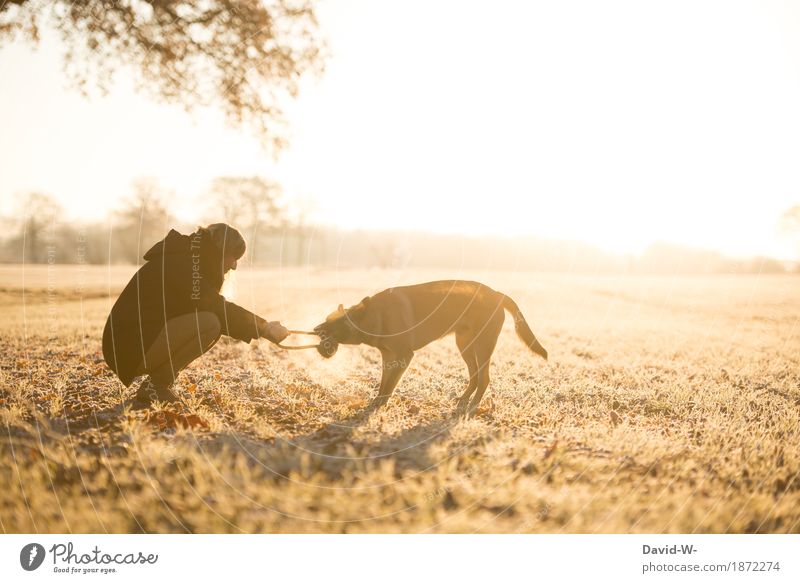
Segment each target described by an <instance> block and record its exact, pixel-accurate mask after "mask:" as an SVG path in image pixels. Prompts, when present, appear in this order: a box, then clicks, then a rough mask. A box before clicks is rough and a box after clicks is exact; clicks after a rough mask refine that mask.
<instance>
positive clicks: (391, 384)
mask: <svg viewBox="0 0 800 583" xmlns="http://www.w3.org/2000/svg"><path fill="white" fill-rule="evenodd" d="M381 356H382V357H383V372H382V373H381V387H380V389H379V390H378V396H377V397H375V398H374V399H373V400H372V402H371V403H370V404H369V408H370V409H377V408H379V407H383V406H384V405H385V404H386V402H387V401H388V400H389V397H391V396H392V392H393V391H394V388H395V387H396V386H397V383H399V382H400V378H401V377H402V376H403V373H404V372H406V369H407V368H408V365H409V364H410V363H411V359H412V358H413V357H414V353H413V352H412V351H410V350H409V351H408V352H403V353H402V354H397V353H395V352H390V351H388V350H381Z"/></svg>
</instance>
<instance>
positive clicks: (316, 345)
mask: <svg viewBox="0 0 800 583" xmlns="http://www.w3.org/2000/svg"><path fill="white" fill-rule="evenodd" d="M289 334H303V335H304V336H317V334H316V333H315V332H306V331H305V330H289ZM319 345H320V343H319V342H317V343H316V344H302V345H300V346H284V345H283V344H280V343H278V342H276V343H275V346H278V347H280V348H283V349H284V350H306V349H308V348H317V347H318V346H319Z"/></svg>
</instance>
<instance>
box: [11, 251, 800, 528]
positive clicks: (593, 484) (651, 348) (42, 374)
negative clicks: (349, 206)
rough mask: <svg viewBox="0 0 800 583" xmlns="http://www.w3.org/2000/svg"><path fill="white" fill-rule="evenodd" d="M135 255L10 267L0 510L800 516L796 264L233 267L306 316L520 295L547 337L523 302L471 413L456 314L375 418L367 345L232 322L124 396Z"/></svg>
mask: <svg viewBox="0 0 800 583" xmlns="http://www.w3.org/2000/svg"><path fill="white" fill-rule="evenodd" d="M131 273H132V271H131V268H122V267H120V268H111V269H110V270H109V269H108V268H92V267H50V268H48V267H47V266H40V267H25V269H24V282H23V279H22V276H23V270H22V268H20V267H18V266H4V267H2V268H0V343H1V345H0V415H2V421H1V422H0V423H2V430H1V431H2V434H1V435H0V456H2V457H0V460H1V461H0V476H1V477H2V479H0V483H2V485H3V487H2V488H0V528H2V531H3V532H7V533H10V532H39V533H47V532H73V533H81V532H114V533H121V532H155V533H177V532H215V533H217V532H236V533H239V532H248V533H249V532H370V533H374V532H408V533H420V532H503V533H513V532H521V533H537V532H546V533H560V532H568V533H624V532H647V533H651V532H652V533H660V532H701V533H702V532H715V533H717V532H737V533H738V532H748V533H751V532H795V533H796V532H800V475H798V471H800V330H799V329H798V320H799V319H800V277H792V276H709V277H699V276H698V277H689V276H676V277H669V276H654V277H634V276H613V277H612V276H601V275H556V274H529V273H500V272H477V271H476V272H468V273H464V272H462V273H457V272H451V273H442V272H437V273H433V272H414V273H408V272H395V271H347V270H320V271H314V270H270V271H267V270H263V271H259V270H250V271H246V270H242V273H239V274H238V278H237V280H236V288H235V292H236V295H235V301H237V302H238V303H240V304H242V305H243V306H245V307H248V308H251V309H253V310H255V311H256V312H257V313H259V314H261V315H263V316H265V317H267V318H268V319H278V320H281V321H282V322H283V323H285V324H286V325H287V326H288V327H290V328H300V329H308V328H309V327H311V326H313V325H315V324H317V323H319V322H320V321H321V320H322V319H323V318H324V317H325V315H326V314H328V313H329V312H330V311H331V310H333V309H334V308H335V307H336V305H337V304H339V303H344V304H345V305H348V304H352V303H356V302H358V301H359V300H360V299H361V298H362V297H363V296H365V295H368V294H372V293H375V292H377V291H380V290H381V289H384V288H386V287H390V286H392V285H401V284H407V283H416V282H421V281H427V280H431V279H442V278H446V277H454V276H455V277H460V278H463V279H476V280H479V281H482V282H484V283H486V284H488V285H490V286H492V287H494V288H496V289H498V290H500V291H503V292H504V293H506V294H508V295H510V296H511V297H512V298H514V299H515V300H516V301H517V303H518V304H519V305H520V307H521V308H522V311H523V313H524V314H525V316H526V318H527V320H528V321H529V323H530V325H531V327H532V328H533V330H534V332H535V333H536V335H537V336H538V338H539V339H540V340H541V342H542V344H543V345H544V346H545V348H546V349H547V350H548V351H549V353H550V360H549V361H548V362H545V361H543V360H542V359H540V358H538V357H536V356H535V355H534V354H532V353H530V352H529V351H528V349H527V348H526V347H525V346H523V345H522V343H521V342H520V341H519V340H518V339H517V338H516V336H515V335H514V332H513V325H512V322H511V318H510V317H507V318H506V324H505V329H504V331H503V333H502V334H501V336H500V340H499V343H498V347H497V350H496V352H495V356H494V359H493V363H492V370H491V373H492V383H491V385H490V387H489V390H488V391H487V394H486V397H485V398H484V401H483V403H482V404H481V408H480V410H479V414H478V416H477V417H476V418H475V419H472V420H466V421H464V420H458V419H454V418H453V417H452V416H451V413H452V411H453V409H454V406H455V397H456V396H457V395H459V394H460V392H461V391H462V390H463V388H464V386H465V384H466V367H465V366H464V363H463V361H462V360H461V358H460V356H459V355H458V353H457V350H456V347H455V342H454V340H453V338H446V339H443V340H440V341H438V342H437V343H435V344H432V345H430V346H429V347H428V348H426V349H424V350H422V351H420V352H419V353H417V355H416V357H415V358H414V360H413V361H412V363H411V366H410V369H409V371H408V372H407V373H406V375H405V377H404V379H403V380H402V382H401V384H400V385H399V387H398V389H397V390H396V391H395V394H394V396H393V397H392V399H391V400H390V401H389V404H388V405H387V406H386V407H385V408H384V409H383V410H381V411H380V412H379V413H377V414H375V415H373V416H372V417H369V418H367V417H363V416H361V415H360V412H361V411H362V409H363V408H364V407H365V405H366V404H367V402H368V400H369V399H370V398H371V396H373V393H374V391H375V387H376V385H377V381H378V378H379V374H380V371H379V367H380V356H379V354H378V353H377V351H375V350H374V349H370V348H367V347H347V346H342V347H341V348H340V349H339V352H338V354H337V355H336V356H334V358H332V359H331V360H329V361H325V360H323V359H322V358H321V357H319V356H318V355H317V354H316V352H315V351H298V352H283V351H281V350H279V349H277V348H275V347H274V346H272V345H270V344H268V343H267V342H266V341H262V342H260V343H253V344H252V345H247V344H243V343H239V342H235V341H226V340H225V339H223V340H222V341H220V342H219V343H218V344H217V346H215V347H214V348H213V349H212V351H211V352H210V353H208V354H207V355H205V356H204V357H203V358H201V359H200V360H198V361H196V362H195V363H193V364H192V365H191V366H190V368H189V369H187V370H186V371H185V372H184V374H183V375H182V377H181V378H180V380H179V385H180V387H179V391H180V393H181V395H183V396H184V398H185V405H184V408H183V409H182V410H180V411H178V410H161V411H156V410H150V411H135V412H132V411H126V410H124V409H123V407H121V403H123V401H124V400H125V399H126V398H129V397H130V396H131V394H132V392H133V391H134V390H135V386H134V387H132V388H130V389H127V390H125V389H124V387H123V386H122V384H121V383H120V382H119V381H118V380H117V379H116V377H114V376H113V374H112V373H111V371H109V370H108V369H107V367H106V366H105V364H104V362H103V360H102V355H101V349H100V338H101V333H102V327H103V324H104V322H105V318H106V316H107V314H108V311H109V309H110V307H111V305H112V303H113V300H114V299H115V297H116V294H117V293H118V292H119V291H120V290H121V288H122V286H123V285H124V283H125V282H126V281H127V279H128V278H129V277H130V275H131ZM23 285H24V288H25V290H24V294H23ZM290 340H291V341H295V340H294V339H290ZM296 341H298V342H306V341H307V338H300V339H296Z"/></svg>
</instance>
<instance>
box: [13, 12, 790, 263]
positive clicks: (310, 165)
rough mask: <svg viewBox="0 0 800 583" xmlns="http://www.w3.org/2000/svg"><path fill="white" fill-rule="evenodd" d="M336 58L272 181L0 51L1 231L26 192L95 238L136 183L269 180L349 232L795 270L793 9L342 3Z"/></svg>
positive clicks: (162, 119)
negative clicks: (569, 247) (768, 258)
mask: <svg viewBox="0 0 800 583" xmlns="http://www.w3.org/2000/svg"><path fill="white" fill-rule="evenodd" d="M319 17H320V21H321V24H322V29H323V32H324V34H325V36H326V37H327V39H328V42H329V47H330V52H331V54H332V58H331V60H330V61H329V63H328V67H327V72H326V74H325V75H324V76H323V77H322V78H321V79H320V80H319V81H316V82H310V83H307V84H306V86H305V88H304V91H303V92H302V94H301V96H300V98H299V100H298V101H297V102H295V103H294V104H293V105H292V107H291V110H290V111H289V117H290V121H291V124H292V125H291V136H290V138H291V147H290V148H289V149H288V150H287V151H285V152H284V154H283V155H282V156H281V158H280V159H279V161H278V163H277V164H275V163H273V162H272V160H271V158H270V157H269V156H268V155H266V154H265V153H264V152H263V151H262V150H261V149H260V147H259V145H258V143H257V142H256V141H255V140H254V139H253V138H252V137H250V136H249V135H248V134H247V133H246V132H237V131H234V130H231V129H228V128H226V127H225V126H224V124H223V122H222V119H221V117H220V116H219V115H217V114H215V113H214V112H206V113H204V114H201V115H195V116H194V117H191V116H189V115H187V114H185V113H183V112H182V111H181V110H180V109H178V108H174V107H167V106H164V105H160V104H157V103H155V102H152V101H150V100H148V98H147V97H146V96H143V95H137V94H134V93H133V92H132V91H131V89H130V84H129V83H127V82H126V81H125V78H124V75H121V77H122V78H121V80H120V83H119V85H118V87H117V88H116V89H115V90H114V91H113V92H112V93H111V94H110V95H109V96H107V97H95V98H93V99H92V100H90V101H88V100H86V99H84V98H83V97H81V96H80V95H78V94H77V93H75V92H72V91H70V90H68V89H67V86H66V81H65V79H64V77H63V75H62V74H61V60H60V56H59V51H60V49H59V46H58V44H57V43H56V41H54V40H53V37H52V36H51V37H49V38H47V39H46V42H44V43H43V44H42V45H41V46H40V48H39V50H38V51H34V50H32V49H31V48H30V47H29V46H27V45H24V44H19V45H11V46H6V47H5V48H4V49H2V50H0V80H1V81H0V83H2V85H0V87H1V89H0V128H2V129H0V161H1V162H0V197H2V199H0V200H2V205H0V211H2V212H9V211H10V210H11V208H13V207H12V201H13V195H14V194H15V193H19V192H24V191H27V190H32V189H38V190H42V191H45V192H48V193H51V194H53V195H55V196H57V197H58V198H59V199H60V200H61V201H63V203H64V205H65V207H66V209H67V212H68V213H69V214H70V215H71V216H75V217H79V216H84V217H90V218H99V217H102V216H103V215H104V213H106V212H108V210H109V209H112V208H114V207H115V206H116V205H118V204H119V202H120V200H121V199H122V198H124V197H125V196H127V195H128V194H129V192H130V183H131V181H132V180H133V179H134V178H135V177H138V176H154V177H157V178H159V179H160V180H161V181H162V182H163V183H164V184H165V185H167V186H169V187H172V188H174V189H175V190H176V191H177V193H178V196H177V198H176V200H175V204H176V210H177V212H178V213H179V215H180V216H181V217H182V218H184V219H186V220H193V219H194V218H195V217H194V216H192V215H193V213H196V212H197V209H198V208H199V207H198V205H197V204H194V203H193V202H192V197H194V196H196V195H198V194H200V193H202V192H203V190H204V189H205V188H206V186H207V184H208V183H209V182H210V180H211V178H212V177H214V176H217V175H232V174H242V175H252V174H263V175H266V176H269V177H274V178H278V179H280V180H281V181H282V182H283V184H284V186H285V190H286V193H287V196H289V197H303V198H310V199H313V200H314V201H316V207H317V217H318V219H319V220H321V221H322V222H324V223H327V224H333V225H340V226H344V227H376V228H401V229H402V228H408V229H416V230H433V231H443V232H457V233H476V234H477V233H496V234H509V235H510V234H519V233H524V234H530V235H537V236H543V237H557V238H562V239H578V240H581V241H587V242H590V243H594V244H597V245H599V246H601V247H603V248H606V249H612V250H617V251H640V250H642V249H643V248H644V247H646V246H647V245H648V244H649V243H651V242H653V241H656V240H666V241H672V242H676V243H682V244H687V245H697V246H702V247H707V248H712V249H717V250H720V251H723V252H726V253H729V254H733V255H752V254H757V253H769V254H772V255H775V256H783V257H790V256H792V254H793V253H792V252H793V251H794V249H793V248H792V246H791V245H790V244H789V243H788V242H785V241H783V242H782V241H781V240H780V239H779V238H778V237H777V235H776V230H775V225H776V222H777V219H778V216H779V215H780V213H781V212H782V211H783V210H785V209H786V208H788V207H790V206H791V205H793V204H796V203H800V172H799V171H798V168H799V167H798V161H800V106H798V104H800V3H797V2H791V1H788V0H787V1H785V2H783V1H767V0H754V1H751V2H737V1H733V0H722V1H719V2H716V1H706V0H690V1H671V2H655V1H647V2H645V1H642V0H632V1H629V2H619V1H604V2H597V1H596V0H588V1H585V2H573V1H559V2H512V1H509V2H489V1H481V2H477V1H476V2H459V1H452V2H444V1H438V0H437V1H424V0H413V1H409V0H403V1H382V2H372V1H369V0H357V1H356V0H353V1H344V0H339V1H334V0H327V1H324V2H322V3H321V4H320V9H319Z"/></svg>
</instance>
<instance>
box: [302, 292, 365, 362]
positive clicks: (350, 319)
mask: <svg viewBox="0 0 800 583" xmlns="http://www.w3.org/2000/svg"><path fill="white" fill-rule="evenodd" d="M367 300H368V298H364V300H362V301H361V303H359V304H358V305H355V306H353V307H351V308H347V309H345V308H344V306H342V305H341V304H339V307H338V308H337V309H336V311H334V312H331V313H330V314H329V315H328V317H327V318H325V321H324V322H323V323H322V324H320V325H319V326H316V327H315V328H314V334H316V335H317V336H319V338H320V343H319V346H318V347H317V351H318V352H319V353H320V354H321V355H322V356H323V357H325V358H330V357H331V356H333V355H334V354H336V351H337V350H338V348H339V344H361V343H362V342H363V338H362V334H361V329H360V328H359V326H358V323H357V318H358V316H359V315H360V313H361V312H362V311H363V309H364V307H365V302H366V301H367Z"/></svg>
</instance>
